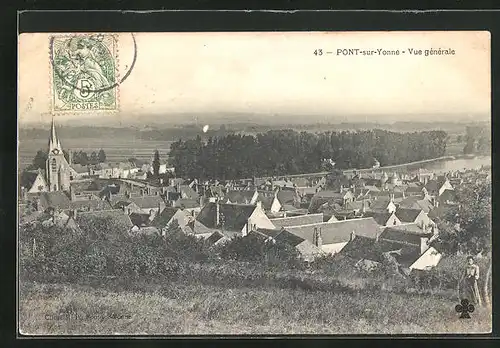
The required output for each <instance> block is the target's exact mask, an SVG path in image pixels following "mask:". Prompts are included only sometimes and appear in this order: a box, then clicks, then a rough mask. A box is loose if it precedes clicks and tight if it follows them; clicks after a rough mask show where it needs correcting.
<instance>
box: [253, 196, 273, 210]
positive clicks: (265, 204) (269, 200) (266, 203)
mask: <svg viewBox="0 0 500 348" xmlns="http://www.w3.org/2000/svg"><path fill="white" fill-rule="evenodd" d="M273 201H274V196H272V197H263V196H261V195H260V194H259V197H258V198H257V202H261V203H262V208H263V209H264V210H269V209H271V206H272V204H273Z"/></svg>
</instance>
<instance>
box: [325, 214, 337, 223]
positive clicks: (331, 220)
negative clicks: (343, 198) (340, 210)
mask: <svg viewBox="0 0 500 348" xmlns="http://www.w3.org/2000/svg"><path fill="white" fill-rule="evenodd" d="M335 221H339V219H337V218H336V217H335V215H332V217H331V218H329V219H328V221H327V222H335Z"/></svg>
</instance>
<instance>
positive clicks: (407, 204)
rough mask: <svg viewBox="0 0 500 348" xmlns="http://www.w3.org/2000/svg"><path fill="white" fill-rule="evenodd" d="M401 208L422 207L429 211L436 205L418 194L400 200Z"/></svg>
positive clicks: (425, 211) (426, 211)
mask: <svg viewBox="0 0 500 348" xmlns="http://www.w3.org/2000/svg"><path fill="white" fill-rule="evenodd" d="M399 207H400V208H405V209H422V210H423V211H424V213H428V212H429V211H430V210H431V209H432V208H433V207H434V206H433V205H432V203H431V202H430V201H429V200H427V199H425V198H424V199H421V198H420V197H418V196H410V197H406V198H405V199H403V200H402V201H401V202H399Z"/></svg>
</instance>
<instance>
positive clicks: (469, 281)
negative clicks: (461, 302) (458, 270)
mask: <svg viewBox="0 0 500 348" xmlns="http://www.w3.org/2000/svg"><path fill="white" fill-rule="evenodd" d="M478 280H479V266H478V265H476V264H475V262H474V258H473V257H472V256H468V257H467V266H466V267H465V271H464V274H463V276H462V279H461V282H460V283H461V285H462V289H463V291H462V294H463V295H462V298H466V299H468V300H469V301H470V302H471V303H473V304H475V305H478V306H481V294H480V293H479V287H478V285H477V281H478Z"/></svg>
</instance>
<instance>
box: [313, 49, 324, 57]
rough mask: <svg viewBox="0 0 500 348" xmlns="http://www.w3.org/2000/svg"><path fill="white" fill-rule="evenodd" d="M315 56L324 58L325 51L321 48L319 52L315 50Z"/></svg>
mask: <svg viewBox="0 0 500 348" xmlns="http://www.w3.org/2000/svg"><path fill="white" fill-rule="evenodd" d="M314 55H315V56H322V55H323V50H322V49H321V48H320V49H317V50H314Z"/></svg>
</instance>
